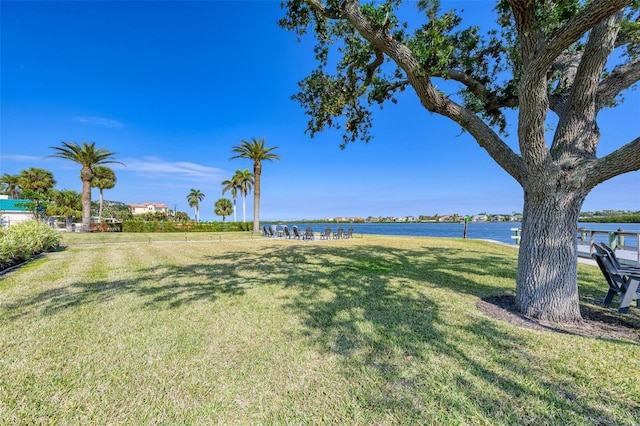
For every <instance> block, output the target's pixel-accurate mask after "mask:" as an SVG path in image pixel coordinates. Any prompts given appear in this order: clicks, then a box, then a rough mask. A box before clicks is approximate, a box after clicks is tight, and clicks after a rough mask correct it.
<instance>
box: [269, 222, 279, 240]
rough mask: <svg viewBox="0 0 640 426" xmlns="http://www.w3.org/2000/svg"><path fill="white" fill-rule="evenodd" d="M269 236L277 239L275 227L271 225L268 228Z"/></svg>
mask: <svg viewBox="0 0 640 426" xmlns="http://www.w3.org/2000/svg"><path fill="white" fill-rule="evenodd" d="M269 236H270V237H271V238H277V237H278V228H277V227H276V226H275V225H271V226H270V227H269Z"/></svg>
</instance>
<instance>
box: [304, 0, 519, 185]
mask: <svg viewBox="0 0 640 426" xmlns="http://www.w3.org/2000/svg"><path fill="white" fill-rule="evenodd" d="M306 1H309V2H310V3H317V1H318V0H306ZM341 19H346V20H347V21H348V22H349V23H350V24H351V25H353V26H354V27H355V28H356V29H357V30H358V32H359V33H360V34H361V35H362V36H363V37H364V38H365V39H367V40H368V41H369V42H370V43H371V44H373V45H374V46H375V47H376V49H379V50H380V51H382V52H384V53H385V54H386V55H387V56H389V57H391V58H392V59H393V60H394V61H395V62H396V64H398V66H400V67H401V68H402V69H403V70H404V72H405V74H406V75H407V77H408V79H409V83H410V84H411V86H412V87H413V88H414V90H415V91H416V94H417V95H418V97H419V99H420V101H421V103H422V105H423V106H424V107H425V108H426V109H427V110H428V111H432V112H435V113H438V114H440V115H443V116H445V117H448V118H450V119H452V120H453V121H455V122H456V123H458V124H459V125H460V126H462V127H463V128H464V129H465V130H467V131H468V132H469V133H471V135H472V136H473V137H474V138H475V139H476V141H478V144H479V145H480V146H481V147H482V148H484V149H485V150H486V151H487V152H488V153H489V155H490V156H491V157H492V158H493V159H494V160H495V161H496V162H497V163H498V164H499V165H500V166H501V167H502V168H503V169H504V170H505V171H506V172H507V173H509V174H510V175H511V176H513V178H514V179H516V180H517V181H518V182H520V183H522V182H523V179H524V172H523V168H522V159H521V158H520V156H519V155H517V154H516V153H515V152H513V150H512V149H511V148H510V147H509V146H508V145H507V144H506V143H505V142H504V141H503V140H502V139H500V137H499V136H498V135H497V134H496V133H495V132H494V131H493V130H492V129H491V128H490V127H489V126H488V125H487V124H486V123H485V122H484V121H482V120H481V119H480V118H479V117H478V116H477V115H475V114H474V113H473V112H472V111H470V110H468V109H466V108H464V107H462V106H460V105H459V104H457V103H455V102H453V101H452V100H451V99H449V98H447V97H446V96H444V95H443V94H441V93H440V92H439V91H438V90H437V89H436V88H435V87H434V86H433V84H432V83H431V80H430V76H428V75H425V74H424V70H423V69H422V67H421V66H420V62H419V61H418V60H417V58H416V57H415V56H414V55H413V53H412V52H411V50H410V49H409V48H408V47H407V46H406V45H404V44H402V43H400V42H399V41H397V40H395V39H394V38H392V37H387V34H386V33H385V31H384V30H383V29H381V28H378V27H377V26H375V25H373V24H372V23H371V22H370V21H369V20H368V19H367V18H366V17H365V16H364V15H363V14H362V12H361V10H360V5H359V3H358V2H357V1H349V2H347V3H344V4H343V7H342V11H341Z"/></svg>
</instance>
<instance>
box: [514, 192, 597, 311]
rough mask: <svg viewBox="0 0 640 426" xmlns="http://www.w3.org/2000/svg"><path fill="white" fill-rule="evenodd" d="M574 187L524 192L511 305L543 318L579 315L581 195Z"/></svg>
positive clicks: (582, 197) (583, 196)
mask: <svg viewBox="0 0 640 426" xmlns="http://www.w3.org/2000/svg"><path fill="white" fill-rule="evenodd" d="M579 192H580V193H576V191H575V190H573V191H569V190H565V191H563V190H561V189H557V190H556V191H553V190H550V189H549V186H547V192H544V191H537V192H536V193H533V194H532V193H528V192H527V191H526V190H525V195H524V211H523V219H522V239H521V245H520V252H519V258H518V274H517V279H516V304H517V306H518V308H519V309H520V312H522V313H523V314H525V315H527V316H530V317H533V318H538V319H541V320H546V321H554V322H574V321H579V320H581V319H582V317H581V315H580V308H579V304H578V284H577V263H578V257H577V240H576V231H577V229H578V217H579V214H580V208H581V207H582V203H583V201H584V198H585V196H586V194H583V193H582V191H579Z"/></svg>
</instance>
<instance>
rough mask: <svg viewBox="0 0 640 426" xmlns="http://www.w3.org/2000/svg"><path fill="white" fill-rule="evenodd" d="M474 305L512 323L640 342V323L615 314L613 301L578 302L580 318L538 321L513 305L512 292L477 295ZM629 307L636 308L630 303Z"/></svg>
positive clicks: (514, 303)
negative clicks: (600, 303) (561, 321)
mask: <svg viewBox="0 0 640 426" xmlns="http://www.w3.org/2000/svg"><path fill="white" fill-rule="evenodd" d="M477 306H478V309H480V311H482V312H483V313H484V314H485V315H487V316H489V317H491V318H495V319H497V320H501V321H505V322H508V323H509V324H512V325H515V326H516V327H525V328H530V329H533V330H542V331H551V332H557V333H569V334H575V335H578V336H584V337H593V338H599V339H616V340H618V339H625V340H631V341H634V342H637V343H640V326H639V325H638V324H635V323H634V321H633V319H629V320H627V319H625V318H624V317H623V315H621V314H618V312H617V310H616V308H615V307H614V306H613V305H612V306H610V307H603V308H597V307H591V306H587V305H580V312H581V313H582V318H583V320H582V321H580V322H577V323H571V324H558V323H553V322H548V321H540V320H537V319H534V318H529V317H527V316H524V315H522V314H520V313H519V312H518V311H517V309H516V302H515V296H496V297H489V298H486V299H481V300H479V301H478V302H477ZM631 309H637V308H636V307H635V306H632V307H631Z"/></svg>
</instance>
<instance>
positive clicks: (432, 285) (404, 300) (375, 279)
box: [0, 244, 637, 424]
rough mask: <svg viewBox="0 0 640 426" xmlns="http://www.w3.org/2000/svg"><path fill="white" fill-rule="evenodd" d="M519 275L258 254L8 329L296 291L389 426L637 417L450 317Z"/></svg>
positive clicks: (149, 278) (503, 331)
mask: <svg viewBox="0 0 640 426" xmlns="http://www.w3.org/2000/svg"><path fill="white" fill-rule="evenodd" d="M515 268H516V260H515V259H514V258H513V257H512V256H501V255H500V254H495V253H486V252H483V251H480V250H477V251H474V250H473V249H469V250H467V249H446V250H442V249H438V248H433V247H426V248H418V249H402V248H395V247H387V246H375V245H371V246H353V247H352V246H347V247H344V246H339V247H338V246H322V245H302V246H301V245H299V244H297V245H295V246H294V245H278V246H274V247H271V248H267V249H264V250H261V251H260V252H259V253H257V254H256V253H254V252H251V251H235V252H232V253H228V254H223V255H216V256H210V255H204V256H201V257H199V258H197V259H195V260H194V262H192V263H187V264H183V265H164V264H161V265H156V266H152V267H149V268H144V267H141V268H140V269H139V270H138V271H135V274H134V276H133V277H126V276H124V277H117V276H116V278H105V279H98V280H91V282H83V281H75V282H71V283H69V284H68V285H66V286H65V287H59V288H55V289H50V290H46V291H43V292H41V293H40V294H36V295H32V296H29V297H25V298H23V299H21V300H17V301H15V302H13V303H11V304H9V305H7V306H5V307H4V308H6V311H5V314H4V315H2V316H0V318H4V319H13V320H15V319H18V318H20V317H22V316H24V315H26V314H28V313H33V312H34V311H35V312H38V311H39V312H40V313H41V314H43V315H54V314H57V313H59V312H61V311H63V310H66V309H69V308H73V307H76V306H78V305H82V304H95V305H96V306H98V307H99V306H100V305H101V304H105V303H106V302H109V301H111V300H113V299H114V298H116V297H119V296H122V295H134V296H139V297H140V299H141V305H142V306H145V307H147V308H149V309H175V308H178V307H181V306H184V305H186V304H189V303H196V302H212V301H216V300H217V299H218V298H221V297H242V296H243V295H244V294H246V293H247V292H248V291H251V290H252V289H254V288H258V287H263V286H273V287H274V288H275V289H278V288H286V289H289V290H293V291H291V292H287V296H286V297H287V299H286V300H284V301H282V302H283V303H284V305H283V306H284V308H285V309H287V310H289V311H290V312H292V313H293V314H295V315H296V316H297V317H298V318H300V323H301V325H302V333H303V337H304V338H305V339H307V340H308V341H309V342H311V343H312V344H313V346H314V347H316V348H317V350H318V351H319V352H321V353H324V354H326V355H327V356H329V357H334V358H335V359H337V364H338V365H339V367H340V370H341V374H342V375H343V377H344V380H345V381H346V382H350V381H356V382H361V383H362V385H361V386H357V385H353V386H351V387H350V393H351V394H352V397H353V401H356V404H358V405H359V406H360V409H361V410H364V411H370V412H373V413H377V415H379V417H377V418H378V419H379V418H384V414H385V413H386V414H388V415H390V416H392V417H393V416H396V415H397V416H398V418H403V419H415V421H416V422H417V423H424V422H425V420H427V421H428V420H432V421H437V420H438V419H437V418H432V419H429V416H430V415H434V416H437V415H443V413H447V412H448V413H449V414H448V415H450V416H452V417H451V418H450V420H452V421H453V422H457V423H468V422H469V421H470V419H476V420H477V419H478V418H486V419H494V420H498V422H503V423H521V422H526V421H533V422H536V421H537V422H538V423H540V422H543V423H544V422H551V423H557V422H559V421H561V420H563V419H569V418H570V419H574V420H575V419H578V420H577V421H578V422H595V423H602V424H615V423H618V422H619V420H620V418H616V417H615V415H614V414H612V412H616V411H615V410H613V411H612V410H610V409H605V408H602V407H614V406H615V407H616V408H617V409H618V412H633V410H634V409H637V406H636V405H634V402H633V401H632V398H627V399H624V398H621V399H615V398H613V397H612V396H610V395H606V394H604V395H602V396H601V399H600V400H599V401H597V403H596V402H594V401H592V400H589V399H581V398H576V397H575V395H579V394H580V393H581V392H582V390H581V389H580V388H579V387H580V385H579V384H578V383H577V381H576V380H575V379H574V378H571V377H569V376H567V377H566V380H564V381H563V382H562V383H550V382H548V380H546V379H545V378H544V377H547V376H551V377H553V374H557V373H554V372H553V371H551V370H550V367H546V366H545V365H544V364H545V360H544V359H542V358H540V356H539V355H537V352H536V351H535V350H534V348H530V345H529V342H528V341H527V339H526V334H525V335H522V334H519V333H512V332H510V331H509V329H508V328H505V327H503V326H502V325H501V324H500V323H497V322H495V321H493V320H490V319H489V318H487V317H484V316H482V315H477V316H475V315H473V310H471V311H466V312H464V313H463V312H457V310H456V308H455V307H454V308H451V307H450V306H448V304H449V302H451V303H453V302H456V301H457V302H458V303H459V302H460V300H459V299H460V298H461V296H460V294H462V295H463V296H462V298H465V297H468V298H469V303H470V304H471V303H473V302H474V300H476V299H477V298H483V297H489V296H494V295H499V294H504V292H505V290H506V287H505V282H510V281H513V280H514V279H515ZM436 293H438V294H437V295H436ZM474 298H475V299H474ZM455 315H463V316H464V318H455V317H452V316H455ZM452 324H453V325H454V326H452ZM298 332H299V331H296V333H298ZM297 338H299V336H292V339H297ZM469 341H473V342H475V344H474V345H470V344H469ZM614 344H624V343H614ZM283 362H286V360H284V361H283ZM514 372H517V374H514ZM532 382H533V383H534V385H533V386H532V385H531V383H532ZM522 401H524V402H522ZM443 407H447V408H446V409H444V408H443ZM527 407H529V408H527ZM532 407H533V408H532ZM547 407H554V411H553V412H549V413H547V412H546V408H547ZM447 410H448V411H447ZM441 419H442V418H441Z"/></svg>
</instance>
